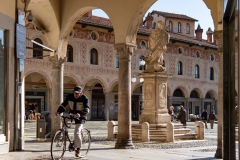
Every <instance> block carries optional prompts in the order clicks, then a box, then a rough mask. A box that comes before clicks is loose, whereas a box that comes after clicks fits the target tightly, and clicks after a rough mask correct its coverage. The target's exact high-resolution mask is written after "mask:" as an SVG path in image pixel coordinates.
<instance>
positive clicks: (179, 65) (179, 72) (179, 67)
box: [178, 61, 183, 75]
mask: <svg viewBox="0 0 240 160" xmlns="http://www.w3.org/2000/svg"><path fill="white" fill-rule="evenodd" d="M182 68H183V66H182V62H181V61H179V62H178V75H182V74H183V69H182Z"/></svg>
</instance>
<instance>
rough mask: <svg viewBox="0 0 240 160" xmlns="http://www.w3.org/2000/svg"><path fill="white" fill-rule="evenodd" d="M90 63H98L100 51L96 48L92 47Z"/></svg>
mask: <svg viewBox="0 0 240 160" xmlns="http://www.w3.org/2000/svg"><path fill="white" fill-rule="evenodd" d="M90 64H94V65H98V51H97V50H96V49H95V48H92V49H91V53H90Z"/></svg>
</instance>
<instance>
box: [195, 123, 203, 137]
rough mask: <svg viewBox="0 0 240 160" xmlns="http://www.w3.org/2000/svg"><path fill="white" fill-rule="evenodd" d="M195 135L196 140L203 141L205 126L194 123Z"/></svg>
mask: <svg viewBox="0 0 240 160" xmlns="http://www.w3.org/2000/svg"><path fill="white" fill-rule="evenodd" d="M195 133H196V134H197V139H199V140H203V139H204V137H205V124H204V123H203V122H201V121H196V122H195Z"/></svg>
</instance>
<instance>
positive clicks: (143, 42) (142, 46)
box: [140, 41, 147, 49]
mask: <svg viewBox="0 0 240 160" xmlns="http://www.w3.org/2000/svg"><path fill="white" fill-rule="evenodd" d="M140 47H141V48H142V49H146V48H147V45H146V42H145V41H141V42H140Z"/></svg>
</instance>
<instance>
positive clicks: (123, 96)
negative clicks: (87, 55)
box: [115, 44, 135, 148]
mask: <svg viewBox="0 0 240 160" xmlns="http://www.w3.org/2000/svg"><path fill="white" fill-rule="evenodd" d="M115 47H116V49H117V52H118V55H119V69H118V78H119V81H118V136H117V142H116V145H115V148H134V146H133V143H132V134H131V56H132V53H133V49H134V48H135V46H129V45H126V44H117V45H116V46H115Z"/></svg>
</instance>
